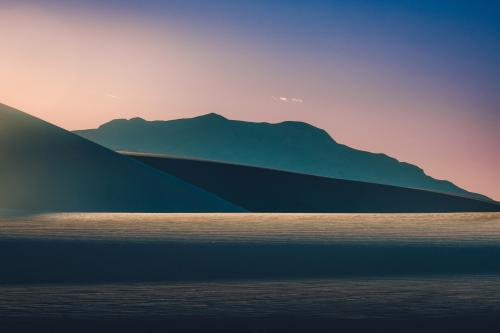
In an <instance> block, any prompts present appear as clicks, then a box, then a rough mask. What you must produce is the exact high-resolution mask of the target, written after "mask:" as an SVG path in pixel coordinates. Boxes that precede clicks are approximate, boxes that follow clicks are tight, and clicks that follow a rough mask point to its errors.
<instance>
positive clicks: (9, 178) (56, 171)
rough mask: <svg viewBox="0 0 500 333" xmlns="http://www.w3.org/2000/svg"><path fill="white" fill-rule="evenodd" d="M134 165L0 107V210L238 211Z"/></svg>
mask: <svg viewBox="0 0 500 333" xmlns="http://www.w3.org/2000/svg"><path fill="white" fill-rule="evenodd" d="M241 210H242V209H241V208H239V207H236V206H235V205H233V204H230V203H228V202H227V201H225V200H223V199H221V198H218V197H217V196H215V195H213V194H210V193H208V192H206V191H204V190H202V189H199V188H197V187H195V186H193V185H191V184H189V183H186V182H184V181H182V180H180V179H178V178H176V177H174V176H170V175H168V174H167V173H165V172H160V171H158V170H156V169H153V168H151V167H149V166H147V165H145V164H142V163H140V162H138V161H136V160H134V159H131V158H128V157H125V156H122V155H120V154H117V153H115V152H113V151H111V150H108V149H106V148H104V147H101V146H99V145H96V144H95V143H92V142H90V141H88V140H85V139H83V138H81V137H79V136H77V135H74V134H72V133H71V132H67V131H65V130H63V129H61V128H58V127H56V126H53V125H51V124H49V123H46V122H44V121H42V120H40V119H37V118H34V117H32V116H30V115H28V114H25V113H22V112H21V111H18V110H15V109H13V108H10V107H8V106H6V105H3V104H0V211H3V212H16V211H24V212H47V211H106V212H136V211H137V212H213V211H231V212H232V211H241Z"/></svg>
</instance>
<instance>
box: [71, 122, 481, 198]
mask: <svg viewBox="0 0 500 333" xmlns="http://www.w3.org/2000/svg"><path fill="white" fill-rule="evenodd" d="M75 133H76V134H78V135H80V136H82V137H84V138H86V139H89V140H91V141H94V142H96V143H98V144H101V145H103V146H105V147H108V148H110V149H113V150H117V151H129V152H139V153H152V154H164V155H170V156H176V157H186V158H196V159H205V160H212V161H221V162H228V163H234V164H242V165H249V166H257V167H264V168H271V169H278V170H285V171H291V172H297V173H304V174H309V175H316V176H324V177H331V178H337V179H346V180H356V181H363V182H370V183H377V184H386V185H394V186H401V187H407V188H414V189H424V190H430V191H436V192H442V193H448V194H454V195H460V196H466V197H470V198H476V199H481V200H490V199H489V198H487V197H485V196H483V195H480V194H477V193H472V192H468V191H466V190H464V189H462V188H460V187H458V186H456V185H454V184H453V183H451V182H449V181H446V180H437V179H434V178H432V177H430V176H428V175H426V174H425V173H424V171H423V170H422V169H421V168H419V167H417V166H415V165H412V164H409V163H404V162H400V161H398V160H396V159H394V158H392V157H390V156H387V155H385V154H375V153H370V152H366V151H361V150H357V149H353V148H350V147H348V146H346V145H343V144H340V143H337V142H336V141H335V140H334V139H332V137H331V136H330V135H329V134H328V133H327V132H326V131H324V130H322V129H320V128H317V127H314V126H312V125H309V124H307V123H303V122H295V121H285V122H281V123H277V124H270V123H254V122H245V121H237V120H229V119H226V118H224V117H223V116H220V115H218V114H215V113H210V114H207V115H203V116H199V117H195V118H188V119H178V120H170V121H146V120H144V119H141V118H133V119H130V120H126V119H117V120H113V121H111V122H108V123H106V124H104V125H102V126H100V127H99V128H97V129H90V130H82V131H75Z"/></svg>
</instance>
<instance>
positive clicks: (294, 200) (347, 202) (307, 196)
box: [126, 153, 500, 213]
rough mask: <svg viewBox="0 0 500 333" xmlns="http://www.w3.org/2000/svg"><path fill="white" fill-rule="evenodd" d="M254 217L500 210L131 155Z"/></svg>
mask: <svg viewBox="0 0 500 333" xmlns="http://www.w3.org/2000/svg"><path fill="white" fill-rule="evenodd" d="M126 154H127V156H130V157H133V158H135V159H137V160H138V161H141V162H143V163H146V164H148V165H151V166H152V167H155V168H157V169H159V170H162V171H165V172H167V173H169V174H172V175H175V176H177V177H179V178H181V179H184V180H185V181H188V182H190V183H192V184H194V185H196V186H199V187H201V188H204V189H206V190H207V191H210V192H211V193H214V194H216V195H217V196H219V197H221V198H224V199H226V200H228V201H231V202H234V203H236V204H237V205H239V206H241V207H244V208H246V209H248V210H249V211H251V212H285V213H306V212H313V213H331V212H335V213H438V212H443V213H444V212H498V211H500V205H499V204H496V203H493V202H485V201H481V200H476V199H470V198H465V197H461V196H456V195H448V194H442V193H436V192H430V191H424V190H415V189H408V188H402V187H396V186H390V185H381V184H372V183H365V182H357V181H350V180H340V179H333V178H327V177H318V176H310V175H305V174H298V173H292V172H286V171H279V170H271V169H265V168H258V167H249V166H243V165H234V164H228V163H220V162H212V161H203V160H193V159H185V158H173V157H168V156H158V155H147V154H131V153H126Z"/></svg>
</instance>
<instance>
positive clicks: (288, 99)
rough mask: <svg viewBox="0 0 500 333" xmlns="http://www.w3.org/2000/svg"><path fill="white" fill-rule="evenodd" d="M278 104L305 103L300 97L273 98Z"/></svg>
mask: <svg viewBox="0 0 500 333" xmlns="http://www.w3.org/2000/svg"><path fill="white" fill-rule="evenodd" d="M271 97H272V99H274V100H275V101H277V102H283V103H304V100H303V99H302V98H298V97H286V96H271Z"/></svg>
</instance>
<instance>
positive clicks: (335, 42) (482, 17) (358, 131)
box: [0, 0, 500, 200]
mask: <svg viewBox="0 0 500 333" xmlns="http://www.w3.org/2000/svg"><path fill="white" fill-rule="evenodd" d="M0 75H1V78H2V79H1V80H0V102H1V103H4V104H8V105H10V106H13V107H16V108H18V109H21V110H23V111H25V112H28V113H30V114H32V115H34V116H37V117H40V118H42V119H44V120H46V121H49V122H52V123H54V124H56V125H59V126H61V127H64V128H66V129H69V130H75V129H86V128H95V127H97V126H99V125H100V124H102V123H105V122H107V121H109V120H111V119H115V118H132V117H136V116H139V117H143V118H145V119H148V120H159V119H161V120H168V119H176V118H185V117H192V116H197V115H201V114H206V113H210V112H216V113H219V114H221V115H223V116H225V117H227V118H231V119H241V120H248V121H266V122H280V121H285V120H297V121H305V122H308V123H311V124H313V125H315V126H318V127H321V128H323V129H325V130H327V131H328V132H329V133H330V135H331V136H332V137H333V138H334V139H335V140H336V141H337V142H340V143H344V144H346V145H348V146H351V147H354V148H358V149H362V150H367V151H372V152H383V153H386V154H388V155H391V156H393V157H395V158H397V159H399V160H401V161H405V162H409V163H413V164H416V165H418V166H420V167H421V168H423V169H424V170H425V172H426V173H427V174H429V175H431V176H433V177H435V178H438V179H448V180H451V181H453V182H454V183H455V184H457V185H458V186H461V187H464V188H466V189H468V190H471V191H475V192H480V193H483V194H486V195H488V196H490V197H492V198H494V199H496V200H500V149H499V144H500V130H499V125H500V4H497V2H496V1H481V0H479V1H461V0H449V1H448V0H439V1H438V0H435V1H428V0H421V1H405V0H399V1H395V0H394V1H392V0H364V1H362V0H349V1H347V0H345V1H334V0H331V1H326V0H323V1H320V0H307V1H306V0H303V1H298V0H296V1H294V0H288V1H287V0H226V1H221V0H211V1H203V0H197V1H195V0H170V1H147V0H146V1H132V0H120V1H118V0H99V1H98V0H87V1H73V0H65V1H62V0H45V1H44V0H38V1H37V0H31V1H30V0H25V1H23V0H15V1H14V0H0Z"/></svg>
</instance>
